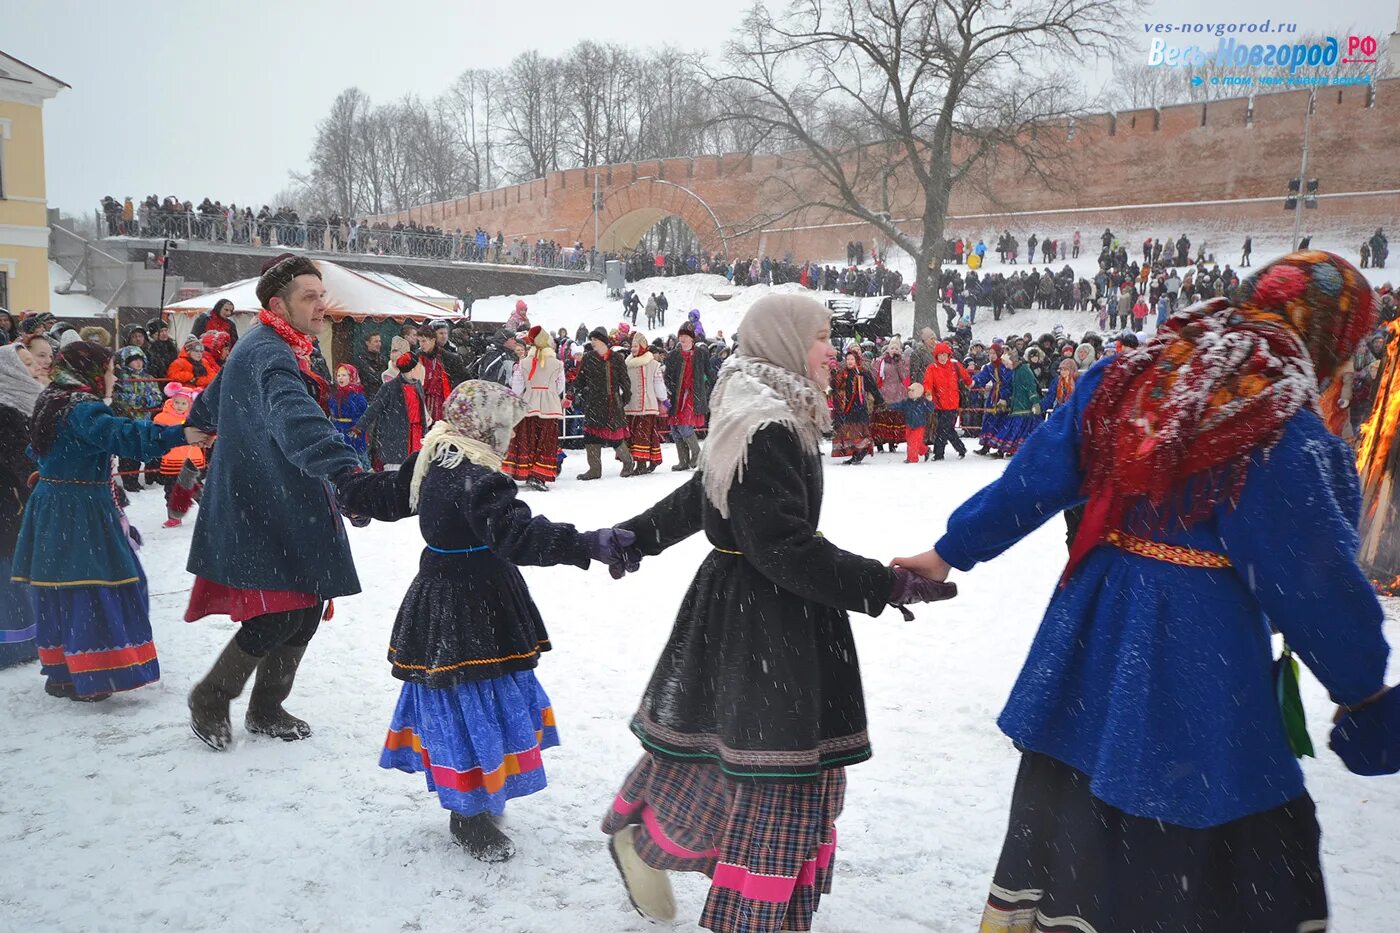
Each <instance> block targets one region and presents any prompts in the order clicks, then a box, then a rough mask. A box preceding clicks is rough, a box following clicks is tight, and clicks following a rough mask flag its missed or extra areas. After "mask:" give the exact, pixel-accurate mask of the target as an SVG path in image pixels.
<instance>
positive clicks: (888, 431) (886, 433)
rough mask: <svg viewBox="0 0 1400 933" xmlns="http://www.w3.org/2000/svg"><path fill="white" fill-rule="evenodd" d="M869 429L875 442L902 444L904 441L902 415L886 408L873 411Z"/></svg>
mask: <svg viewBox="0 0 1400 933" xmlns="http://www.w3.org/2000/svg"><path fill="white" fill-rule="evenodd" d="M870 431H871V433H872V434H874V435H875V443H877V444H902V443H903V442H904V416H903V415H902V414H900V413H899V412H897V411H890V410H889V409H888V408H884V409H881V410H880V411H877V412H875V414H874V415H872V416H871V418H870Z"/></svg>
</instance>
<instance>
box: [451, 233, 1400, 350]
mask: <svg viewBox="0 0 1400 933" xmlns="http://www.w3.org/2000/svg"><path fill="white" fill-rule="evenodd" d="M1023 239H1024V238H1023ZM1243 241H1244V235H1243V234H1240V235H1238V236H1233V235H1230V236H1226V235H1223V234H1222V235H1221V236H1220V237H1219V240H1218V242H1219V248H1216V247H1215V246H1212V245H1211V244H1210V242H1208V244H1207V249H1208V250H1212V251H1214V252H1215V256H1216V260H1217V261H1218V262H1219V263H1220V265H1221V267H1222V268H1223V267H1224V266H1225V265H1226V263H1229V264H1230V265H1231V266H1233V267H1236V268H1238V263H1239V258H1240V255H1239V247H1240V245H1241V243H1243ZM1098 242H1099V241H1098V238H1097V236H1085V237H1084V238H1083V249H1082V250H1081V253H1080V256H1079V258H1078V259H1070V260H1065V261H1058V260H1057V261H1056V262H1053V263H1050V264H1049V266H1050V268H1052V269H1054V270H1056V271H1058V270H1059V269H1061V268H1063V267H1064V266H1065V264H1066V262H1067V263H1068V264H1069V266H1070V268H1072V269H1074V271H1075V273H1076V275H1080V276H1083V277H1085V278H1092V277H1093V275H1094V273H1095V272H1096V271H1097V270H1098V249H1097V246H1098ZM1211 242H1214V241H1211ZM1091 244H1092V246H1094V247H1095V248H1094V249H1093V251H1092V254H1091V253H1090V245H1091ZM989 245H990V244H989ZM1313 246H1315V247H1317V248H1318V249H1326V250H1330V251H1332V252H1335V253H1337V254H1338V255H1340V256H1342V257H1344V258H1345V259H1347V260H1348V261H1350V262H1352V263H1354V264H1357V265H1360V262H1361V254H1360V243H1359V242H1358V243H1355V244H1350V245H1348V244H1345V243H1343V242H1342V241H1341V240H1340V239H1337V238H1331V237H1328V236H1318V237H1314V238H1313ZM1134 247H1136V249H1137V253H1136V255H1137V256H1139V257H1140V256H1141V255H1142V252H1141V249H1142V238H1141V237H1139V238H1138V239H1137V240H1136V242H1131V241H1130V242H1129V245H1128V256H1129V259H1132V258H1133V256H1134ZM1227 247H1228V248H1227ZM1287 247H1288V243H1287V241H1286V240H1278V239H1273V240H1269V239H1259V238H1256V239H1255V242H1254V252H1253V256H1252V257H1251V262H1252V263H1253V265H1254V266H1255V267H1257V266H1260V265H1263V264H1264V263H1266V262H1268V261H1269V260H1271V259H1273V258H1275V257H1277V256H1281V255H1283V254H1284V253H1285V252H1287ZM1191 249H1192V255H1193V256H1194V255H1195V249H1196V246H1195V243H1194V241H1193V245H1192V247H1191ZM829 263H830V264H831V265H838V266H839V265H841V262H840V261H839V260H835V259H832V260H829ZM1396 263H1397V261H1396V260H1393V261H1392V266H1394V265H1396ZM890 265H891V267H893V268H895V269H897V270H899V272H900V273H901V274H902V275H903V276H904V279H905V281H906V282H908V281H912V280H913V276H914V261H913V260H912V259H911V258H910V257H909V256H907V255H905V254H904V253H897V254H892V255H891V258H890ZM1045 266H1046V264H1045V263H1037V264H1035V265H1029V264H1026V263H1024V262H1022V263H1019V264H1017V265H1014V266H1013V265H1009V264H1008V265H1004V264H1002V263H1001V262H999V261H998V260H997V258H996V255H995V254H992V255H991V257H990V260H989V263H988V265H987V266H986V267H985V269H986V271H988V272H1000V273H1002V274H1009V273H1012V272H1019V271H1020V270H1022V269H1027V270H1029V269H1032V268H1038V269H1044V268H1045ZM955 268H958V269H959V270H961V271H962V272H964V273H966V271H967V267H966V266H958V267H955ZM1244 271H1248V270H1244ZM1365 272H1366V274H1367V275H1368V276H1369V277H1370V280H1371V283H1372V284H1373V285H1377V286H1379V285H1380V284H1381V283H1383V282H1386V281H1393V280H1395V279H1396V278H1400V273H1397V271H1396V269H1394V268H1388V269H1377V270H1375V271H1374V272H1373V271H1372V270H1370V269H1367V270H1365ZM630 287H631V288H632V289H634V290H635V291H636V292H637V294H638V295H640V296H641V298H642V301H643V304H645V302H646V298H647V296H648V295H649V294H651V293H652V292H662V291H664V292H665V293H666V297H667V298H669V299H670V302H671V309H670V311H669V312H668V313H667V315H666V324H665V326H664V327H660V328H657V329H656V330H654V331H651V332H648V336H665V335H667V334H674V333H675V332H676V328H677V327H678V326H680V324H681V323H682V322H683V321H685V317H686V314H687V313H689V311H690V310H691V309H692V308H698V309H699V311H700V319H701V320H702V321H703V322H704V324H705V332H706V334H708V335H709V336H711V337H715V336H717V335H719V334H720V333H723V334H724V335H725V336H726V337H729V336H730V335H732V334H733V333H734V332H735V331H736V330H738V329H739V327H740V324H741V323H742V322H743V319H744V315H745V314H746V313H747V312H748V310H749V308H750V307H752V305H753V303H754V302H755V301H757V300H758V299H760V298H762V297H763V296H764V295H768V294H773V293H779V294H783V293H804V294H809V295H811V296H812V297H814V298H817V299H818V300H820V301H825V300H827V299H828V298H834V297H839V296H838V295H837V293H835V292H822V291H809V290H808V289H804V288H802V286H800V285H797V284H787V285H777V286H771V285H752V286H749V287H746V288H742V287H736V286H733V285H731V284H729V282H728V281H726V280H725V278H724V276H721V275H686V276H676V277H674V278H660V277H658V278H649V279H642V280H640V281H637V282H633V283H631V284H630ZM519 298H524V299H525V303H526V304H527V305H529V308H530V312H529V313H530V321H531V322H532V323H534V324H540V325H543V326H544V327H545V328H547V329H548V330H550V331H557V330H558V329H559V328H560V327H563V328H565V329H566V330H568V332H569V335H570V336H573V334H574V331H576V330H577V329H578V326H579V325H580V324H584V325H586V326H587V327H588V329H590V330H591V329H592V328H594V327H597V326H598V325H600V324H601V325H603V326H605V327H609V328H612V327H615V326H617V324H618V323H619V322H621V321H623V320H624V318H623V315H622V302H621V301H620V300H618V299H615V298H607V297H606V293H605V291H604V288H603V285H602V284H601V283H599V282H578V283H575V284H571V285H558V286H555V287H553V288H547V289H545V290H543V291H541V292H537V293H536V294H533V295H497V296H494V297H491V298H481V299H478V300H477V301H476V304H475V305H474V306H473V308H472V313H473V316H474V317H476V318H477V319H478V320H489V321H501V322H504V321H505V320H506V318H507V317H509V315H510V312H511V311H512V310H513V309H514V307H515V302H516V300H517V299H519ZM893 317H894V331H895V333H898V334H902V335H906V336H907V335H908V334H910V333H912V332H913V323H914V305H913V303H912V302H901V301H897V302H895V303H894V314H893ZM941 324H942V318H941V317H940V325H941ZM1057 325H1058V326H1061V327H1063V328H1064V329H1065V331H1066V333H1068V334H1071V335H1073V336H1074V337H1075V338H1076V339H1077V338H1078V337H1080V336H1081V335H1083V333H1084V332H1085V331H1086V330H1096V329H1097V319H1096V315H1095V314H1094V313H1093V312H1080V311H1040V310H1036V311H1025V310H1022V311H1020V312H1017V313H1016V314H1015V315H1014V316H1003V318H1002V320H1001V321H1000V322H997V321H993V320H992V314H991V310H990V309H987V308H979V309H978V312H977V322H976V324H975V325H974V326H973V334H974V336H975V337H976V339H978V340H981V341H983V342H986V341H989V340H991V339H992V338H993V337H1006V336H1008V335H1011V334H1023V333H1026V332H1030V333H1032V334H1034V335H1035V336H1039V335H1040V334H1043V333H1048V332H1050V331H1052V330H1054V328H1055V327H1056V326H1057ZM638 326H640V327H641V328H642V330H643V331H646V317H645V310H643V311H642V312H640V313H639V314H638Z"/></svg>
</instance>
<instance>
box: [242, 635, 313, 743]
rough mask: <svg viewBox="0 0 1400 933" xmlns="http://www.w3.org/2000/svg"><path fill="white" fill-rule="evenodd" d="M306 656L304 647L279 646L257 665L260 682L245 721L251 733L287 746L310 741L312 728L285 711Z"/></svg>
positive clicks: (256, 681) (254, 689)
mask: <svg viewBox="0 0 1400 933" xmlns="http://www.w3.org/2000/svg"><path fill="white" fill-rule="evenodd" d="M304 654H306V646H305V645H279V646H278V647H276V648H274V649H272V651H271V652H269V653H268V656H267V657H265V658H263V659H262V661H261V662H260V663H259V664H258V678H257V680H255V681H253V692H252V694H251V695H249V697H248V715H247V716H246V717H244V719H243V725H244V726H245V727H246V728H247V730H248V731H249V732H256V733H258V734H259V735H270V736H272V737H273V738H275V739H281V740H282V741H284V742H295V741H297V740H298V739H307V738H310V737H311V726H310V725H308V724H307V722H306V721H305V720H303V719H298V718H297V717H295V716H293V715H292V714H291V713H289V712H287V711H286V710H285V709H283V708H282V703H283V701H285V700H286V699H287V697H289V696H291V694H292V684H293V683H295V682H296V676H297V668H298V667H300V666H301V658H302V655H304Z"/></svg>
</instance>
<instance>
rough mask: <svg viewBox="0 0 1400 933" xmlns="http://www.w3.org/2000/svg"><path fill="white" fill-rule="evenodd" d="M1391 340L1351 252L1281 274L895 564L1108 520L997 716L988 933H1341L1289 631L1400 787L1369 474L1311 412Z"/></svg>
mask: <svg viewBox="0 0 1400 933" xmlns="http://www.w3.org/2000/svg"><path fill="white" fill-rule="evenodd" d="M1372 317H1373V299H1372V296H1371V292H1370V289H1369V287H1368V286H1367V284H1366V282H1365V280H1364V279H1363V278H1362V277H1361V275H1360V273H1358V272H1357V271H1356V270H1355V269H1354V268H1352V267H1351V266H1350V265H1349V264H1347V263H1346V262H1345V261H1343V260H1341V259H1340V258H1338V257H1336V256H1333V255H1331V254H1328V253H1322V252H1299V253H1294V254H1292V255H1290V256H1286V257H1284V258H1283V259H1280V260H1278V261H1276V262H1274V263H1272V264H1270V265H1268V266H1265V267H1264V268H1262V269H1260V270H1259V271H1258V272H1257V273H1256V274H1255V275H1254V276H1253V277H1251V278H1250V279H1249V280H1248V281H1247V282H1245V283H1244V285H1242V286H1241V288H1240V292H1239V294H1238V296H1237V297H1236V299H1235V304H1234V305H1232V304H1231V303H1230V301H1229V300H1227V299H1215V300H1213V301H1210V302H1206V303H1204V304H1201V305H1198V306H1196V307H1194V308H1192V309H1189V310H1187V311H1183V312H1181V313H1178V314H1177V315H1176V316H1175V317H1173V318H1171V319H1170V320H1169V321H1168V323H1167V327H1166V329H1165V330H1164V331H1163V333H1162V334H1160V335H1159V336H1157V337H1156V338H1154V339H1153V340H1152V341H1151V342H1150V343H1148V344H1147V345H1145V346H1144V347H1142V348H1140V349H1132V350H1127V351H1125V352H1123V353H1120V354H1118V355H1116V356H1114V357H1113V358H1111V359H1110V360H1107V361H1105V362H1103V363H1100V364H1098V365H1097V366H1095V367H1094V368H1092V369H1090V370H1089V371H1088V372H1087V373H1085V374H1084V376H1083V377H1081V378H1080V380H1079V383H1078V385H1077V386H1076V388H1075V391H1074V393H1073V395H1072V396H1071V399H1070V401H1069V403H1068V404H1067V405H1062V406H1060V407H1059V408H1057V410H1056V411H1055V413H1054V415H1053V416H1052V417H1051V418H1050V420H1049V421H1048V422H1047V423H1046V424H1045V425H1044V426H1043V427H1042V428H1041V429H1040V430H1038V431H1037V432H1036V433H1035V434H1034V435H1033V436H1032V437H1031V438H1030V439H1029V440H1028V441H1027V442H1026V444H1025V446H1024V447H1023V448H1022V449H1021V452H1020V453H1019V454H1017V456H1016V457H1015V458H1014V459H1013V460H1012V461H1011V463H1010V465H1009V466H1008V467H1007V469H1006V472H1005V473H1004V474H1002V476H1001V478H1000V479H998V480H997V481H996V482H994V483H992V484H991V485H990V486H988V487H986V488H985V489H983V490H982V491H981V492H979V493H977V494H976V495H975V496H973V497H972V498H971V499H970V500H968V501H967V502H966V503H964V504H963V505H962V506H961V507H959V508H958V509H957V510H956V511H955V512H954V513H953V515H952V516H951V518H950V519H949V521H948V530H947V533H946V534H945V535H944V536H943V538H942V539H941V540H940V541H939V542H938V543H937V545H936V546H935V548H934V550H932V551H929V552H927V553H925V554H923V555H920V556H919V557H916V558H910V559H907V560H898V561H896V562H895V563H896V565H897V566H905V567H908V568H910V569H914V570H916V571H918V572H921V573H925V574H928V575H930V576H932V577H934V578H935V579H939V578H942V577H945V576H946V575H947V573H948V570H949V568H950V567H953V568H957V569H959V570H963V571H967V570H971V569H972V567H973V566H975V565H976V564H978V563H981V562H983V561H987V560H991V559H993V558H995V557H996V556H998V555H999V554H1001V553H1002V552H1003V551H1005V550H1006V549H1007V548H1009V547H1011V546H1012V545H1013V544H1015V543H1016V542H1017V541H1019V540H1020V539H1021V538H1023V537H1025V536H1026V535H1027V534H1029V533H1030V532H1031V531H1032V530H1034V529H1035V528H1036V527H1038V526H1039V525H1040V524H1042V523H1043V522H1045V521H1046V520H1047V519H1048V518H1050V517H1051V516H1053V515H1055V514H1056V513H1058V512H1060V511H1062V510H1064V509H1066V508H1069V507H1071V506H1074V505H1076V504H1078V503H1086V506H1085V512H1084V518H1083V521H1082V522H1081V524H1080V526H1079V529H1078V532H1077V534H1076V536H1075V540H1074V544H1073V546H1072V548H1071V551H1070V559H1069V564H1068V566H1067V567H1066V569H1065V573H1064V576H1063V577H1062V580H1061V585H1060V587H1059V589H1058V590H1056V592H1055V594H1054V596H1053V597H1052V599H1051V601H1050V605H1049V608H1048V609H1047V610H1046V613H1045V618H1044V620H1043V621H1042V623H1041V626H1040V630H1039V632H1038V633H1037V635H1036V638H1035V641H1034V643H1033V644H1032V646H1031V651H1030V656H1029V658H1027V661H1026V664H1025V666H1024V668H1023V669H1022V671H1021V675H1020V677H1019V679H1018V680H1017V683H1016V686H1015V688H1014V689H1013V691H1012V694H1011V698H1010V701H1009V702H1008V704H1007V706H1006V709H1005V710H1004V711H1003V713H1002V716H1001V719H1000V720H999V725H1000V726H1001V728H1002V731H1004V732H1005V733H1006V734H1007V735H1008V736H1009V737H1010V738H1011V739H1012V740H1013V741H1014V742H1015V743H1016V747H1017V748H1018V749H1019V750H1020V751H1021V755H1022V757H1021V766H1020V773H1019V776H1018V777H1017V781H1016V787H1015V790H1014V792H1013V796H1012V801H1011V817H1010V826H1009V829H1008V832H1007V836H1006V841H1005V844H1004V847H1003V849H1002V855H1001V860H1000V863H999V864H998V866H997V869H996V873H995V876H994V880H993V885H992V890H991V895H990V897H989V898H988V902H987V905H986V908H985V912H984V914H983V921H982V927H981V929H982V930H983V931H984V933H985V931H991V930H998V931H1003V930H1031V929H1037V930H1039V929H1046V930H1049V929H1055V930H1061V929H1063V930H1069V929H1074V930H1098V931H1101V933H1110V931H1128V930H1140V931H1146V930H1163V931H1165V930H1183V931H1184V930H1202V931H1204V930H1209V931H1211V933H1285V931H1286V933H1299V931H1311V930H1317V931H1321V930H1323V929H1326V926H1327V898H1326V892H1325V890H1324V887H1323V880H1322V868H1321V862H1320V860H1319V855H1318V847H1319V830H1318V825H1317V820H1316V816H1315V812H1314V808H1313V802H1312V799H1311V798H1310V797H1309V796H1308V793H1307V790H1306V789H1305V787H1304V786H1303V773H1302V771H1301V769H1300V768H1299V767H1298V763H1297V761H1296V759H1295V754H1311V745H1310V743H1309V741H1308V736H1307V731H1306V729H1305V728H1303V726H1302V723H1301V721H1300V718H1299V714H1300V713H1301V704H1297V703H1294V702H1284V703H1280V700H1279V697H1280V696H1283V697H1288V696H1290V695H1291V696H1292V697H1294V698H1295V699H1296V684H1294V683H1292V679H1291V676H1290V674H1289V670H1290V668H1291V666H1292V665H1291V659H1290V658H1284V659H1283V661H1282V663H1276V662H1275V660H1274V654H1273V645H1272V642H1271V630H1277V631H1278V632H1281V633H1282V634H1283V636H1284V637H1285V638H1286V639H1287V643H1288V645H1289V646H1290V648H1291V649H1292V651H1294V652H1296V653H1297V655H1298V657H1299V658H1300V659H1301V660H1302V661H1304V662H1305V663H1306V664H1307V665H1308V667H1309V668H1310V669H1311V670H1312V672H1313V673H1314V674H1315V675H1316V676H1317V678H1318V679H1319V680H1321V681H1322V683H1323V685H1324V686H1326V687H1327V689H1328V690H1329V692H1330V693H1331V696H1332V699H1333V700H1334V701H1335V702H1336V703H1337V704H1338V705H1339V706H1341V708H1342V709H1341V718H1340V721H1339V725H1338V726H1337V727H1336V728H1335V729H1334V730H1333V733H1332V747H1333V748H1334V750H1336V751H1337V753H1338V754H1339V755H1340V756H1341V757H1342V759H1343V761H1344V763H1345V764H1346V765H1347V767H1349V768H1351V769H1352V770H1353V771H1356V772H1357V773H1363V774H1375V773H1382V772H1391V773H1393V772H1394V771H1395V770H1397V769H1400V702H1397V701H1400V691H1390V692H1387V691H1386V688H1385V685H1384V681H1383V677H1384V675H1385V667H1386V658H1387V655H1388V654H1389V647H1388V646H1387V644H1386V641H1385V638H1384V637H1383V635H1382V631H1381V623H1382V613H1381V607H1380V605H1379V603H1378V602H1377V600H1376V596H1375V593H1374V592H1373V591H1372V589H1371V585H1370V583H1369V581H1368V580H1367V579H1366V577H1365V575H1364V574H1363V573H1362V571H1361V569H1360V567H1359V566H1358V565H1357V562H1356V554H1357V544H1358V540H1357V531H1356V527H1357V522H1358V519H1359V512H1360V496H1359V490H1358V483H1357V475H1356V468H1355V466H1354V458H1353V455H1352V452H1351V450H1350V449H1349V448H1348V447H1347V445H1346V444H1345V443H1344V442H1343V441H1341V440H1340V439H1338V438H1336V437H1334V436H1332V435H1331V434H1330V433H1329V432H1328V431H1327V429H1326V427H1325V426H1324V425H1323V423H1322V420H1321V418H1319V417H1318V415H1317V413H1316V411H1315V406H1316V404H1317V400H1318V383H1319V380H1320V379H1325V378H1327V377H1329V376H1331V375H1333V374H1334V373H1335V372H1336V370H1337V369H1338V367H1339V366H1340V365H1341V364H1342V362H1343V361H1344V360H1345V359H1347V358H1348V357H1349V355H1350V354H1351V353H1352V351H1353V350H1354V349H1355V348H1356V346H1357V344H1358V343H1359V341H1360V340H1361V339H1362V338H1363V337H1364V335H1365V334H1366V333H1367V331H1368V329H1369V326H1370V322H1371V320H1372ZM1086 500H1087V502H1086Z"/></svg>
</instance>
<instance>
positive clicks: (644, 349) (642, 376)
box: [626, 334, 694, 473]
mask: <svg viewBox="0 0 1400 933" xmlns="http://www.w3.org/2000/svg"><path fill="white" fill-rule="evenodd" d="M627 378H628V379H629V380H630V382H631V390H632V397H631V398H630V399H628V401H627V406H626V412H627V433H628V435H629V437H630V446H631V450H632V459H633V461H635V462H636V464H637V472H638V473H651V472H653V471H655V470H656V468H657V467H658V466H660V465H661V429H660V424H661V417H662V409H661V405H662V403H663V402H665V401H666V398H667V396H666V380H665V379H664V378H663V377H662V374H661V362H660V361H659V360H658V359H657V358H656V354H654V353H652V351H651V348H650V347H648V346H647V341H646V337H645V336H643V335H642V334H635V335H634V336H633V337H632V355H631V356H629V357H628V358H627ZM693 409H694V406H693V405H692V411H693Z"/></svg>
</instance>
